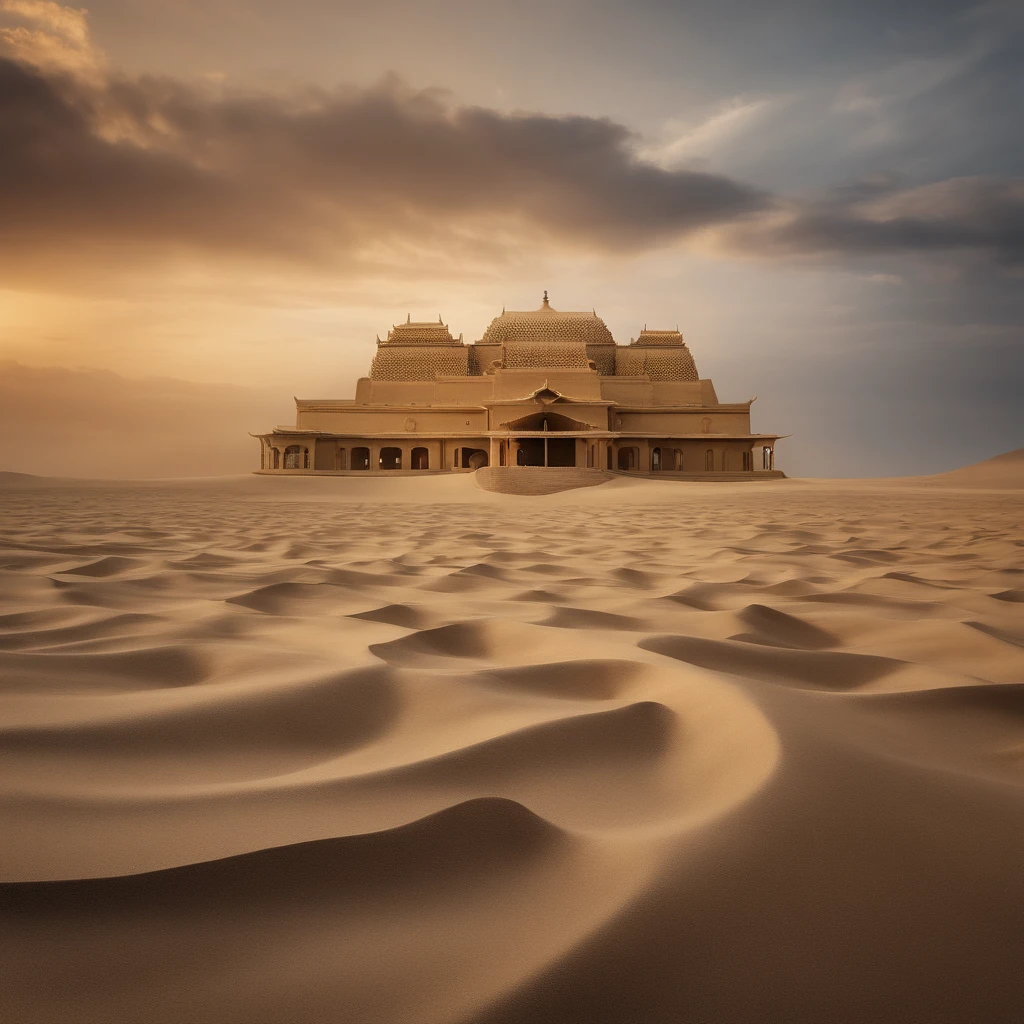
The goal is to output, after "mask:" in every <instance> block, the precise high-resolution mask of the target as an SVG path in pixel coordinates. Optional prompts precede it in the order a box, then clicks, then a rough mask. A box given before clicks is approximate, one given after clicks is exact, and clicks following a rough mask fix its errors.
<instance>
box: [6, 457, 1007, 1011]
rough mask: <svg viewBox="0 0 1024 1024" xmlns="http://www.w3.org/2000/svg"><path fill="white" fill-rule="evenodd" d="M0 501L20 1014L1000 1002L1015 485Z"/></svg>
mask: <svg viewBox="0 0 1024 1024" xmlns="http://www.w3.org/2000/svg"><path fill="white" fill-rule="evenodd" d="M1015 472H1017V470H1016V469H1014V468H1013V467H1012V466H1011V467H1010V469H1009V470H1006V471H1005V472H1004V473H1003V476H1002V477H999V476H998V474H997V475H996V477H995V478H993V477H992V476H991V474H989V475H985V474H982V476H983V480H982V484H981V485H982V486H986V487H988V486H992V483H991V481H992V479H996V481H997V483H999V484H1000V485H1001V486H1005V487H1010V486H1012V485H1013V479H1016V478H1014V477H1013V474H1014V473H1015ZM1007 474H1009V476H1007ZM1011 478H1013V479H1011ZM975 484H977V481H975ZM960 486H967V487H969V486H971V482H970V481H969V480H968V481H967V482H966V484H965V483H964V481H963V480H962V479H961V481H960ZM0 512H2V517H3V518H2V522H0V756H2V766H0V768H2V771H0V865H2V870H3V876H2V877H3V882H4V884H3V885H2V886H0V952H2V956H3V964H4V970H3V975H4V978H3V983H2V984H0V1019H2V1020H4V1021H11V1022H17V1024H28V1022H36V1021H48V1022H71V1021H75V1022H79V1021H105V1022H106V1021H110V1022H113V1021H116V1022H127V1021H132V1022H134V1021H146V1022H175V1024H179V1022H200V1021H210V1022H238V1024H255V1022H275V1024H276V1022H290V1021H296V1022H298V1021H301V1022H306V1021H316V1022H325V1021H332V1022H333V1021H339V1022H340V1021H345V1022H378V1021H379V1022H416V1024H420V1022H423V1024H427V1022H446V1024H447V1022H459V1021H467V1022H468V1021H476V1022H495V1024H496V1022H503V1024H505V1022H507V1024H513V1022H516V1024H521V1022H532V1021H538V1022H563V1021H564V1022H579V1024H584V1022H586V1024H595V1022H605V1021H607V1022H624V1024H625V1022H630V1024H633V1022H639V1024H646V1022H680V1021H695V1022H707V1021H714V1022H723V1024H725V1022H730V1024H731V1022H765V1021H801V1022H808V1024H811V1022H815V1024H819V1022H830V1024H831V1022H855V1021H856V1022H863V1021H894V1022H895V1021H900V1022H922V1021H986V1022H995V1021H1010V1020H1017V1019H1019V1011H1020V1005H1021V999H1022V997H1024V984H1022V982H1021V980H1020V978H1021V962H1022V957H1024V924H1022V911H1024V869H1022V868H1024V682H1022V680H1024V536H1022V531H1021V523H1022V522H1024V491H1020V490H1017V491H1012V490H1002V491H996V490H973V491H972V490H961V489H952V488H951V487H949V486H943V482H942V480H941V479H939V480H938V481H936V480H932V481H929V482H928V483H927V485H926V486H925V485H920V486H914V485H913V484H912V483H911V484H907V483H905V482H904V483H900V482H896V483H892V482H875V483H868V482H860V483H854V482H831V483H830V482H799V481H780V482H777V483H775V482H773V483H759V484H740V485H732V484H721V485H719V484H679V483H665V482H657V481H650V482H631V481H628V480H616V481H614V482H612V483H610V484H607V485H603V486H601V487H595V488H589V489H587V490H585V491H575V492H568V493H563V494H559V495H555V496H551V497H547V498H514V497H507V496H501V495H494V494H486V493H484V492H481V491H479V490H476V489H475V487H474V484H473V481H472V479H471V478H468V477H437V478H431V479H425V480H409V479H402V480H380V481H353V480H351V479H330V480H318V479H310V478H296V479H289V480H281V479H275V478H256V477H252V478H244V479H231V480H223V481H199V480H196V481H184V482H176V483H172V484H169V483H165V484H156V483H154V484H109V483H108V484H104V483H91V484H86V483H81V484H70V483H61V482H59V481H33V480H31V479H21V480H15V479H13V478H11V479H9V480H8V482H7V486H5V487H4V488H3V490H2V491H0Z"/></svg>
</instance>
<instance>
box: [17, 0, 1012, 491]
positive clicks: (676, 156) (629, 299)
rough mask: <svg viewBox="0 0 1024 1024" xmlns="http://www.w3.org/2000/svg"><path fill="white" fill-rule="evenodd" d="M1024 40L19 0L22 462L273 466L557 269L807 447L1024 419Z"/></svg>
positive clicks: (820, 15)
mask: <svg viewBox="0 0 1024 1024" xmlns="http://www.w3.org/2000/svg"><path fill="white" fill-rule="evenodd" d="M1022 61H1024V15H1022V13H1021V8H1020V6H1019V5H1018V4H1015V3H1009V2H1007V3H998V2H997V3H986V4H973V3H953V2H935V0H929V2H924V0H921V2H901V3H896V4H892V3H882V2H875V0H868V2H862V0H858V2H857V3H854V2H852V0H850V2H832V3H828V4H817V3H810V2H797V0H790V2H783V3H774V4H772V5H770V10H769V9H768V8H767V7H766V6H765V5H762V4H758V3H754V2H753V0H743V2H740V0H726V2H721V0H719V2H715V3H711V2H698V3H687V4H669V3H664V2H646V0H640V2H631V3H628V4H627V3H623V2H611V0H607V2H591V3H584V2H568V3H559V4H554V5H551V4H538V3H532V2H526V3H520V4H516V5H508V6H502V7H501V8H494V7H490V6H488V5H478V4H469V3H464V2H458V3H456V2H448V3H445V2H442V3H438V4H432V5H421V4H413V3H395V2H389V0H385V2H382V3H377V4H374V5H354V4H337V3H327V2H312V0H300V2H297V3H293V4H289V5H281V4H277V3H272V2H270V0H252V2H244V0H207V2H204V3H198V2H193V0H187V2H185V0H167V2H163V3H160V4H156V3H150V2H138V0H94V2H93V3H92V4H91V5H90V7H89V10H88V11H85V10H82V9H78V8H75V7H71V6H64V5H61V4H58V3H54V2H49V0H0V153H2V155H3V156H2V159H0V231H2V234H0V361H2V362H0V422H2V423H3V426H4V427H6V428H7V429H8V431H12V430H13V431H14V432H15V434H16V435H17V436H18V437H19V438H20V439H21V440H20V441H19V444H18V445H14V446H8V447H7V450H6V452H5V456H4V461H3V463H2V464H0V469H7V470H17V471H23V472H31V473H41V474H63V475H80V476H126V477H132V476H143V475H151V474H152V465H151V464H150V465H147V460H151V459H152V457H153V454H154V453H157V454H158V455H159V463H160V465H161V466H162V467H163V472H164V473H165V474H166V475H169V476H170V475H192V474H196V475H207V474H221V473H228V472H244V471H246V470H248V469H252V468H255V467H256V466H257V465H258V459H259V455H258V447H257V444H256V442H255V441H253V440H252V439H251V438H249V437H248V436H247V432H248V431H250V430H251V431H255V430H260V429H266V428H267V427H268V426H269V425H270V424H271V423H274V422H278V423H280V422H287V421H288V420H289V418H290V417H291V416H292V415H293V410H292V396H295V395H297V396H299V397H347V396H349V395H351V393H352V387H353V385H354V382H355V379H356V378H357V377H358V376H360V375H361V374H363V373H365V372H366V368H367V367H368V365H369V362H370V359H371V357H372V354H373V351H374V338H375V336H376V335H377V334H381V335H383V334H384V333H385V332H386V330H387V329H388V328H389V327H390V325H391V324H393V323H395V322H396V321H399V320H404V319H405V317H406V315H407V314H410V313H411V315H412V317H413V319H414V320H415V319H417V318H419V319H435V318H436V317H437V316H438V315H440V316H442V317H443V318H444V320H445V322H446V323H449V324H450V325H451V328H452V331H453V333H454V334H456V336H457V335H458V334H459V333H463V334H464V335H465V337H466V339H467V340H474V339H476V338H479V337H480V335H481V334H482V332H483V330H484V328H485V327H486V326H487V324H488V323H489V321H490V320H491V318H492V317H494V316H495V315H496V314H497V313H499V312H500V311H501V308H502V306H508V307H509V308H510V309H532V308H534V307H536V306H537V305H538V302H539V299H540V295H541V292H542V290H543V289H545V288H547V289H548V290H549V291H550V293H551V299H552V303H553V305H555V306H557V307H558V308H562V309H590V308H591V307H594V308H596V310H597V312H598V313H599V314H601V316H602V317H603V318H604V319H605V320H606V321H607V323H608V325H609V327H610V328H611V330H612V332H613V334H614V335H615V338H616V340H617V341H619V342H627V341H628V340H629V338H630V337H631V336H635V335H636V334H637V333H638V332H639V331H640V330H641V328H642V327H643V326H644V324H645V323H647V324H649V325H650V326H652V327H666V328H668V327H675V326H676V325H677V324H678V325H679V327H680V329H681V330H682V332H683V334H684V336H685V337H686V339H687V341H688V343H689V345H690V347H691V349H692V351H693V353H694V356H695V357H696V360H697V365H698V367H699V368H700V370H701V373H702V375H703V376H711V377H713V378H714V379H715V383H716V386H717V388H718V392H719V395H720V397H722V398H723V399H725V400H736V401H740V400H744V399H746V398H749V397H751V396H752V395H757V396H758V401H757V403H756V404H755V406H754V419H755V424H760V425H762V426H768V427H770V428H771V429H774V430H778V431H780V432H782V433H787V434H792V435H793V436H792V437H791V438H789V439H787V440H785V441H782V442H781V443H780V445H779V453H780V464H781V465H782V466H783V468H785V470H786V471H787V472H788V473H790V474H791V475H798V476H800V475H804V476H858V475H892V474H913V473H931V472H938V471H941V470H945V469H949V468H952V467H954V466H957V465H962V464H964V463H968V462H972V461H975V460H978V459H982V458H986V457H987V456H990V455H994V454H996V453H998V452H1001V451H1006V450H1009V449H1012V448H1017V447H1020V446H1021V445H1022V444H1024V414H1022V412H1021V401H1020V395H1021V392H1022V387H1024V354H1022V352H1024V349H1022V344H1021V343H1022V341H1024V338H1022V334H1024V331H1022V324H1024V297H1022V296H1024V287H1022V285H1024V178H1022V177H1021V175H1022V162H1024V145H1022V142H1021V133H1020V125H1019V119H1020V110H1021V109H1022V107H1024V86H1022V82H1024V76H1022V74H1021V72H1020V67H1021V63H1022ZM69 427H70V428H71V432H70V436H69V431H68V428H69Z"/></svg>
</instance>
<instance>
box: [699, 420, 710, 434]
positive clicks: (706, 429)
mask: <svg viewBox="0 0 1024 1024" xmlns="http://www.w3.org/2000/svg"><path fill="white" fill-rule="evenodd" d="M700 429H701V433H703V434H710V433H711V419H710V418H709V417H708V416H705V417H704V419H702V420H701V421H700Z"/></svg>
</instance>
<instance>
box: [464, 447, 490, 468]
mask: <svg viewBox="0 0 1024 1024" xmlns="http://www.w3.org/2000/svg"><path fill="white" fill-rule="evenodd" d="M487 462H488V459H487V452H485V451H484V450H483V449H482V448H463V449H462V463H463V465H464V466H466V467H467V468H468V469H483V467H484V466H486V465H487Z"/></svg>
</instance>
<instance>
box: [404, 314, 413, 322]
mask: <svg viewBox="0 0 1024 1024" xmlns="http://www.w3.org/2000/svg"><path fill="white" fill-rule="evenodd" d="M405 322H406V323H407V324H411V323H412V313H406V315H405Z"/></svg>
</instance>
